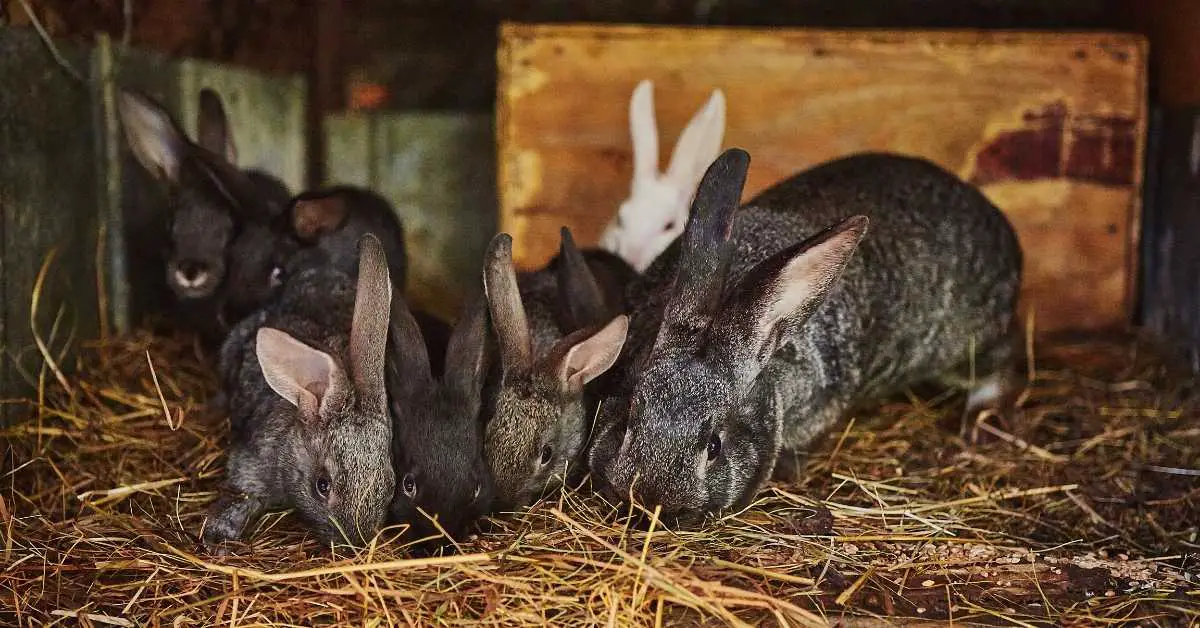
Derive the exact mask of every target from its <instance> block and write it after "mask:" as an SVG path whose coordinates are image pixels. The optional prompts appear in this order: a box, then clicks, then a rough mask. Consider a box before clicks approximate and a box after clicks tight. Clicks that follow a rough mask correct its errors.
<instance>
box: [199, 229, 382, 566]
mask: <svg viewBox="0 0 1200 628" xmlns="http://www.w3.org/2000/svg"><path fill="white" fill-rule="evenodd" d="M360 250H361V253H360V261H359V270H358V273H357V275H358V280H357V283H356V282H355V281H354V280H353V279H352V278H351V277H350V276H349V275H347V274H346V273H344V272H341V271H339V270H337V269H336V268H334V267H333V266H332V265H331V264H329V263H328V260H327V259H325V258H324V256H323V255H322V254H321V252H320V251H317V250H309V251H305V252H303V253H301V254H298V255H297V256H296V257H295V258H294V259H293V260H292V261H291V263H292V265H293V269H294V270H295V271H296V272H295V274H294V275H293V276H292V278H291V279H290V280H289V281H288V282H287V283H286V284H285V286H284V288H283V290H282V293H281V294H280V297H279V298H278V299H277V300H276V301H273V302H272V303H271V304H269V305H268V306H267V307H266V308H264V309H262V310H260V311H259V312H258V313H256V314H254V315H252V316H250V317H247V318H246V319H244V320H243V321H242V322H241V323H239V324H238V325H237V326H235V327H234V329H233V330H232V331H231V333H230V335H229V337H228V338H227V339H226V342H225V344H224V346H223V347H222V350H221V360H220V363H221V364H220V367H221V376H222V379H223V382H224V384H225V387H226V389H227V390H228V391H229V393H228V396H229V402H230V403H229V406H230V408H231V415H230V424H231V438H230V447H229V460H228V463H227V478H226V485H225V486H224V487H222V491H221V494H220V495H219V497H218V498H217V500H216V501H215V502H214V503H213V504H212V506H211V507H210V510H209V516H208V518H207V520H206V523H205V527H204V533H203V540H204V542H205V544H206V545H208V546H209V547H214V548H219V547H220V546H221V544H222V542H223V541H228V540H234V539H238V538H241V537H242V536H243V535H244V533H245V532H246V530H247V529H248V527H249V526H250V525H251V524H252V523H253V522H254V521H255V520H256V519H257V518H258V517H259V516H260V515H261V514H263V513H264V512H266V511H268V510H279V509H285V508H295V509H296V510H297V511H298V512H299V514H300V515H301V517H302V518H303V520H304V521H305V522H306V523H307V524H308V525H309V526H310V527H311V528H312V529H313V530H314V531H315V532H316V533H317V534H318V535H319V536H320V538H321V539H323V540H324V541H326V542H331V543H332V542H337V543H348V544H360V543H364V542H366V541H368V540H369V539H370V538H372V536H373V535H374V534H375V532H376V531H377V529H378V527H379V526H381V525H382V524H383V523H384V521H385V518H386V514H387V507H388V503H389V502H390V500H391V498H392V493H393V488H394V486H395V475H394V472H393V469H392V458H391V451H390V450H391V441H392V424H391V419H390V417H389V415H388V406H387V390H386V387H385V379H384V363H385V355H386V347H387V336H388V329H389V324H388V320H389V308H390V304H391V295H392V283H391V280H390V279H389V277H388V270H387V260H386V258H385V256H384V253H383V248H382V246H381V244H380V243H379V240H378V239H376V238H375V237H374V236H370V235H368V236H365V237H363V239H362V241H361V244H360ZM306 258H308V259H306Z"/></svg>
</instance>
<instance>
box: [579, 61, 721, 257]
mask: <svg viewBox="0 0 1200 628" xmlns="http://www.w3.org/2000/svg"><path fill="white" fill-rule="evenodd" d="M629 131H630V134H631V136H632V138H633V184H632V186H631V189H630V195H629V198H627V199H625V201H624V202H623V203H621V206H620V208H618V210H617V214H616V215H615V216H613V219H612V220H611V221H609V224H608V226H607V227H606V228H605V230H604V234H603V235H602V236H601V239H600V246H601V247H602V248H604V249H606V250H608V251H611V252H612V253H615V254H617V255H619V256H621V257H622V258H624V259H625V261H627V262H629V265H630V266H633V267H634V269H636V270H637V271H638V272H642V271H644V270H646V267H648V266H649V265H650V263H651V262H653V261H654V259H655V258H656V257H658V255H659V254H660V253H662V252H663V250H664V249H666V248H667V246H668V245H670V244H671V242H672V241H673V240H674V239H675V238H676V237H678V236H679V234H681V233H683V228H684V226H686V225H687V220H688V212H689V209H690V206H691V203H692V198H693V197H694V196H695V194H696V187H697V186H698V185H700V179H701V178H703V176H704V173H705V171H706V170H708V167H709V166H710V165H711V164H712V162H713V160H715V159H716V158H717V155H718V154H720V150H721V142H722V140H723V139H724V135H725V94H724V93H723V92H722V91H721V90H719V89H718V90H714V91H713V93H712V96H711V97H710V98H709V100H708V102H707V103H705V105H704V107H702V108H701V109H700V110H699V111H697V112H696V113H695V115H693V116H692V119H691V120H690V121H689V122H688V124H687V127H686V128H684V130H683V133H681V134H680V135H679V140H678V141H677V142H676V144H675V148H674V150H673V152H672V153H671V163H670V165H668V166H667V171H666V172H665V173H661V174H660V173H659V171H658V126H657V123H656V122H655V118H654V93H653V83H651V82H650V81H649V80H644V81H642V82H640V83H638V85H637V87H636V88H635V89H634V90H633V96H632V98H631V99H630V103H629Z"/></svg>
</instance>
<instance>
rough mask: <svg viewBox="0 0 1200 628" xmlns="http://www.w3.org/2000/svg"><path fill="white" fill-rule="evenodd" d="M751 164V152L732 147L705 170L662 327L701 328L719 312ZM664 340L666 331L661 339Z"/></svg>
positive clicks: (689, 220)
mask: <svg viewBox="0 0 1200 628" xmlns="http://www.w3.org/2000/svg"><path fill="white" fill-rule="evenodd" d="M749 168H750V155H749V154H748V153H747V152H746V151H744V150H741V149H739V148H731V149H729V150H727V151H725V152H724V153H721V156H720V157H717V159H716V160H715V161H714V162H713V163H712V165H711V166H710V167H709V168H708V171H707V172H705V173H704V179H703V180H702V181H701V182H700V187H699V188H698V189H697V190H696V198H695V200H694V201H693V203H692V211H691V215H690V217H689V218H688V223H687V227H685V228H684V231H683V235H682V236H681V237H682V238H683V241H682V250H681V251H680V257H679V263H678V264H677V269H678V270H676V274H675V285H674V286H673V288H672V292H671V300H670V302H669V303H668V305H667V308H666V312H665V313H664V319H663V327H662V328H661V329H663V330H669V329H671V328H675V327H683V328H685V329H691V330H700V329H703V328H705V327H706V326H707V325H708V324H709V322H710V321H711V320H712V316H713V315H714V314H716V310H717V307H718V306H719V305H720V301H721V291H722V290H723V288H724V286H725V276H726V275H727V273H728V271H729V262H730V257H731V254H732V249H733V245H732V243H731V242H730V241H729V236H730V234H731V233H732V228H733V216H734V211H735V210H736V209H737V207H738V202H739V200H740V199H741V196H742V188H743V187H745V185H746V172H747V170H749ZM662 341H663V336H662V335H661V334H660V336H659V342H662Z"/></svg>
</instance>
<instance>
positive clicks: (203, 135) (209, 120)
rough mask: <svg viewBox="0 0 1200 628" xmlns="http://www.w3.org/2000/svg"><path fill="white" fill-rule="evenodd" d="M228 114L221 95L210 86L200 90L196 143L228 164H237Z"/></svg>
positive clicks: (235, 148)
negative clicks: (219, 156) (222, 158)
mask: <svg viewBox="0 0 1200 628" xmlns="http://www.w3.org/2000/svg"><path fill="white" fill-rule="evenodd" d="M230 129H231V127H230V125H229V116H227V115H225V105H223V104H221V97H220V96H218V95H217V92H216V91H215V90H213V89H211V88H208V87H205V88H204V89H202V90H200V114H199V116H197V119H196V140H197V142H196V143H197V144H199V145H201V146H203V147H204V148H207V149H208V150H210V151H212V152H213V153H214V154H217V155H221V156H222V157H224V158H225V160H226V161H228V162H229V163H230V164H237V147H236V146H234V144H233V134H232V132H231V131H230Z"/></svg>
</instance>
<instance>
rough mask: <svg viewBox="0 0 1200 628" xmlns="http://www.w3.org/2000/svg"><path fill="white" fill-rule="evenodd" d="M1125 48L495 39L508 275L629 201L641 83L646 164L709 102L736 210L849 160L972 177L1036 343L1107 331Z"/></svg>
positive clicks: (1131, 40)
mask: <svg viewBox="0 0 1200 628" xmlns="http://www.w3.org/2000/svg"><path fill="white" fill-rule="evenodd" d="M1145 57H1146V45H1145V42H1144V40H1143V39H1141V38H1140V37H1137V36H1132V35H1117V34H1104V33H1088V34H1052V33H1036V34H1035V33H1012V32H1009V33H975V32H883V31H817V30H749V29H716V28H706V29H699V28H675V27H632V26H610V27H601V26H590V25H515V24H506V25H504V26H503V27H502V29H501V44H500V50H499V56H498V63H499V72H500V84H499V88H498V89H499V93H498V99H497V136H498V137H497V140H498V144H499V147H498V151H499V152H498V162H499V163H498V168H499V200H500V227H501V229H503V230H505V231H507V232H509V233H511V234H512V235H513V237H514V240H515V250H514V255H515V256H516V261H517V263H518V265H520V266H521V267H522V268H532V267H537V266H539V265H541V264H543V263H544V262H545V261H546V260H548V259H549V258H550V257H551V256H552V255H553V254H554V253H555V251H556V250H557V247H558V230H559V228H560V226H562V225H567V226H569V227H571V229H572V230H573V231H574V232H575V235H576V238H577V239H578V240H579V241H580V242H581V243H583V244H585V245H590V244H594V243H595V242H596V241H597V240H598V238H599V235H600V232H601V230H602V229H603V227H604V225H605V223H606V222H607V221H608V219H609V218H610V216H611V215H612V213H613V212H614V211H615V210H616V207H617V205H618V204H619V203H620V201H621V200H622V199H623V198H624V197H625V196H626V195H627V194H628V192H629V183H630V178H631V144H630V138H629V130H628V128H629V127H628V103H629V97H630V93H631V92H632V90H633V87H634V86H635V85H636V84H637V82H638V81H640V80H642V79H643V78H650V79H653V80H654V82H655V107H656V114H657V118H658V125H659V132H660V150H661V151H662V157H661V161H662V163H664V164H665V162H666V160H667V159H669V157H670V151H671V149H672V147H673V146H674V142H675V140H676V139H677V137H678V134H679V132H680V131H681V130H682V128H683V125H684V124H685V123H686V122H687V120H688V118H690V116H691V115H692V114H693V113H694V112H695V110H696V109H698V108H699V107H700V106H701V105H702V104H703V103H704V101H705V100H706V99H707V97H708V95H709V93H710V92H711V91H712V90H713V89H715V88H721V89H722V90H724V92H725V94H726V97H727V100H728V113H727V127H726V134H725V145H726V146H739V147H742V148H745V149H746V150H748V151H749V152H750V154H751V156H752V158H753V162H752V166H751V172H750V175H749V180H748V182H747V188H746V197H747V198H748V197H749V196H750V195H753V194H755V193H757V192H758V191H760V190H762V189H763V188H765V187H767V186H769V185H771V184H772V183H774V182H776V181H778V180H779V179H781V178H783V177H786V176H788V175H790V174H793V173H795V172H797V171H799V170H801V169H804V168H807V167H810V166H813V165H816V164H818V163H820V162H822V161H825V160H828V159H831V158H834V157H837V156H841V155H845V154H848V153H851V152H855V151H860V150H889V151H894V152H900V153H907V154H913V155H920V156H923V157H926V158H928V159H930V160H932V161H934V162H936V163H938V164H940V165H942V166H943V167H946V168H948V169H949V170H951V171H953V172H955V173H957V174H958V175H959V176H961V177H963V178H964V179H966V180H969V181H973V182H975V183H977V184H978V185H979V186H980V187H981V189H982V190H983V191H984V193H985V194H987V195H988V197H989V198H991V199H992V200H993V202H995V203H996V204H997V205H999V206H1000V207H1001V209H1003V210H1004V211H1005V213H1006V215H1008V216H1009V217H1010V219H1011V220H1012V222H1013V223H1014V225H1015V226H1016V228H1017V230H1018V233H1019V236H1020V238H1021V241H1022V244H1023V246H1024V247H1025V250H1026V285H1025V287H1024V294H1023V300H1024V303H1025V307H1026V309H1027V310H1028V311H1033V312H1036V325H1037V328H1038V329H1039V331H1046V332H1049V331H1060V330H1065V329H1099V328H1110V327H1124V326H1126V325H1127V324H1128V322H1129V320H1130V314H1131V311H1132V302H1133V299H1132V295H1133V282H1134V278H1135V277H1136V263H1137V255H1136V243H1137V240H1138V232H1139V215H1140V198H1141V187H1142V178H1143V173H1142V154H1143V151H1144V143H1145V141H1144V136H1145V127H1146V106H1145V80H1146V78H1145Z"/></svg>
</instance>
